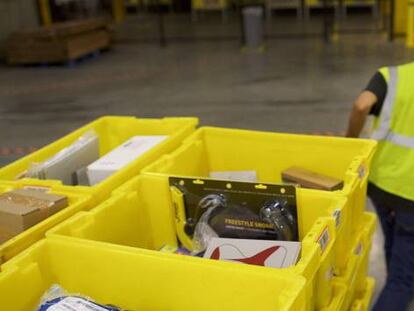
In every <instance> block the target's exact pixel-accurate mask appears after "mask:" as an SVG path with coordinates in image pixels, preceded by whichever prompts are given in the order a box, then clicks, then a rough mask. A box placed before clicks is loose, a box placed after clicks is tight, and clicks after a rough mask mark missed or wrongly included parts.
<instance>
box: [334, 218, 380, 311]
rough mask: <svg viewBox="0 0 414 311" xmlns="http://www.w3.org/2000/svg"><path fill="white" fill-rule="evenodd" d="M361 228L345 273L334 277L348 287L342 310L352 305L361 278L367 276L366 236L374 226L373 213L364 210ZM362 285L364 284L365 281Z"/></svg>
mask: <svg viewBox="0 0 414 311" xmlns="http://www.w3.org/2000/svg"><path fill="white" fill-rule="evenodd" d="M372 216H373V217H372ZM361 228H365V230H364V229H362V230H361V232H360V234H359V236H358V237H357V238H356V239H354V241H353V247H352V248H351V249H350V253H351V254H350V255H349V256H348V258H349V259H348V265H347V269H346V271H345V273H344V274H343V275H339V276H336V277H335V281H338V282H342V283H343V284H346V285H347V287H348V291H347V294H346V297H345V302H344V307H343V310H348V309H349V308H350V307H351V306H352V303H353V301H354V300H355V299H356V298H357V297H358V295H359V291H360V290H361V282H362V281H361V280H364V281H365V279H366V277H367V271H368V258H369V253H370V250H371V242H370V241H369V240H368V239H367V237H368V235H369V234H368V233H371V232H373V228H375V215H373V214H372V213H367V212H366V213H365V214H364V217H363V224H362V226H361ZM338 255H339V256H340V255H341V254H338ZM362 286H365V282H364V283H363V285H362Z"/></svg>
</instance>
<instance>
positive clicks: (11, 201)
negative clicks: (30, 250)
mask: <svg viewBox="0 0 414 311" xmlns="http://www.w3.org/2000/svg"><path fill="white" fill-rule="evenodd" d="M67 205H68V200H67V197H65V196H62V195H56V194H49V193H44V192H41V191H35V190H26V189H17V190H14V191H11V192H6V193H3V194H2V195H0V232H1V233H2V234H0V243H1V242H4V241H5V240H8V239H9V238H10V237H12V236H15V235H17V234H19V233H21V232H23V231H24V230H26V229H28V228H30V227H32V226H34V225H35V224H37V223H39V222H41V221H42V220H44V219H46V218H48V217H49V216H51V215H53V214H55V213H57V212H59V211H60V210H62V209H63V208H65V207H66V206H67Z"/></svg>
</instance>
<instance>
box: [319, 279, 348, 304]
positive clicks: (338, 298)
mask: <svg viewBox="0 0 414 311" xmlns="http://www.w3.org/2000/svg"><path fill="white" fill-rule="evenodd" d="M346 292H347V287H346V285H345V284H342V283H341V282H334V283H333V296H332V301H331V303H330V304H329V306H327V307H325V308H322V309H320V311H340V310H341V308H342V306H343V304H344V300H345V295H346Z"/></svg>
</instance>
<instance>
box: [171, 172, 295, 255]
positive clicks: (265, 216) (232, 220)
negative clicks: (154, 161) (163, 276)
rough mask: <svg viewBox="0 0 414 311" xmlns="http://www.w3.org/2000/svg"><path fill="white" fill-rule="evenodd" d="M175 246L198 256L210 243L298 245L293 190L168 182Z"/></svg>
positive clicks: (214, 182)
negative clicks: (217, 239) (251, 241)
mask: <svg viewBox="0 0 414 311" xmlns="http://www.w3.org/2000/svg"><path fill="white" fill-rule="evenodd" d="M170 187H171V195H172V202H173V204H174V209H175V218H176V227H177V234H178V238H179V240H180V242H181V243H182V244H183V245H184V246H185V247H186V248H188V249H190V250H192V251H193V252H202V251H204V250H205V248H206V247H207V244H208V241H209V240H210V239H211V238H213V237H220V238H233V239H254V240H279V241H298V224H297V223H298V222H297V208H296V188H295V187H294V186H287V185H275V184H257V183H250V182H233V181H222V180H211V179H205V180H202V179H191V178H179V177H170Z"/></svg>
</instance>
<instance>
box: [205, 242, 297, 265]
mask: <svg viewBox="0 0 414 311" xmlns="http://www.w3.org/2000/svg"><path fill="white" fill-rule="evenodd" d="M300 249H301V243H300V242H285V241H266V240H246V239H223V238H213V239H211V241H210V242H209V244H208V248H207V251H206V252H205V254H204V258H208V259H215V260H226V261H232V262H237V263H243V264H251V265H256V266H264V267H272V268H287V267H290V266H292V265H295V264H296V263H297V261H298V258H299V254H300Z"/></svg>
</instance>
